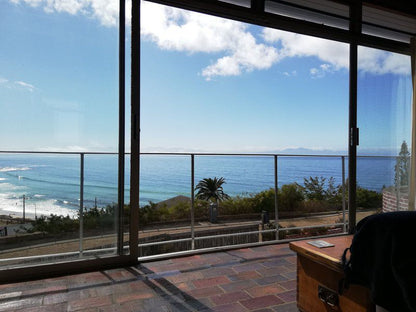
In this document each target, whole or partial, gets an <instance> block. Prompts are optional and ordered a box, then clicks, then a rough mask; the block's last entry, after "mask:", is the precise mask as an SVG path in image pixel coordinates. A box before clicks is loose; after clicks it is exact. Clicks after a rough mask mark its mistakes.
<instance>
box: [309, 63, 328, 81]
mask: <svg viewBox="0 0 416 312" xmlns="http://www.w3.org/2000/svg"><path fill="white" fill-rule="evenodd" d="M333 72H334V69H333V66H332V65H331V64H321V65H320V66H319V68H316V67H314V68H311V69H310V70H309V73H310V74H311V77H312V78H324V77H325V76H326V74H328V73H333Z"/></svg>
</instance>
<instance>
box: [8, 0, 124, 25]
mask: <svg viewBox="0 0 416 312" xmlns="http://www.w3.org/2000/svg"><path fill="white" fill-rule="evenodd" d="M9 1H10V2H12V3H14V4H27V5H29V6H31V7H41V8H43V10H44V11H45V12H47V13H55V12H57V13H68V14H71V15H75V14H83V15H85V16H88V17H91V18H96V19H97V20H98V21H99V22H100V23H101V25H104V26H108V27H111V26H116V25H117V21H118V12H119V3H118V1H114V0H9ZM130 8H131V0H128V1H126V12H130ZM126 15H127V16H126V20H127V22H128V21H129V20H130V19H129V15H128V14H126Z"/></svg>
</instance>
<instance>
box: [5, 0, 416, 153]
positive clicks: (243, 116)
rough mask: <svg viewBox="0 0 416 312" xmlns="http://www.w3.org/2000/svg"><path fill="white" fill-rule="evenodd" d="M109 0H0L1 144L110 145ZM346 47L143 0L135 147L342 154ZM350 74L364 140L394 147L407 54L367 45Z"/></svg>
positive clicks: (404, 121) (112, 63)
mask: <svg viewBox="0 0 416 312" xmlns="http://www.w3.org/2000/svg"><path fill="white" fill-rule="evenodd" d="M117 2H118V1H113V0H2V1H0V29H1V30H2V31H1V32H0V109H1V111H2V114H1V117H0V125H1V129H2V131H1V132H0V144H1V146H0V150H47V151H117V140H118V26H117V23H118V20H117V15H118V7H117ZM130 7H131V3H130V2H129V1H127V10H128V11H129V8H130ZM129 22H130V18H129V16H127V32H126V51H127V57H126V60H127V62H126V67H127V69H129V66H130V61H129V57H130V55H129V54H128V53H129V50H130V27H129ZM348 49H349V47H348V45H347V44H343V43H337V42H332V41H328V40H323V39H318V38H313V37H308V36H302V35H298V34H294V33H288V32H283V31H279V30H274V29H268V28H264V27H259V26H254V25H249V24H244V23H241V22H236V21H231V20H225V19H220V18H216V17H212V16H207V15H202V14H198V13H194V12H189V11H183V10H179V9H174V8H169V7H165V6H161V5H158V4H153V3H149V2H142V24H141V149H142V151H145V152H151V151H153V152H243V153H245V152H250V153H253V152H281V151H299V150H300V149H301V148H302V149H307V150H308V151H311V150H312V151H317V152H321V151H326V152H330V153H332V152H345V151H346V150H347V136H348V83H349V78H348V75H349V72H348V67H349V64H348V62H349V58H348ZM129 75H130V73H129V71H128V70H127V76H126V81H127V92H126V99H127V102H126V105H127V116H126V121H127V125H126V126H127V131H126V132H127V137H126V139H127V140H126V141H127V145H128V140H129V135H128V132H129V130H128V129H129V126H130V124H129V119H130V118H129V115H128V114H129V105H130V103H129V96H130V93H129V90H128V89H129V82H130V80H129V78H130V76H129ZM358 78H359V86H358V115H359V116H358V122H359V127H360V129H361V130H360V134H361V141H360V149H361V150H362V151H363V152H365V151H367V150H380V151H381V150H383V151H384V150H388V149H397V148H398V147H400V144H401V142H402V141H403V140H406V141H408V140H409V137H410V106H411V91H412V89H411V80H410V58H409V57H407V56H402V55H399V54H393V53H388V52H384V51H380V50H374V49H368V48H363V47H361V48H360V49H359V77H358ZM127 149H129V146H127Z"/></svg>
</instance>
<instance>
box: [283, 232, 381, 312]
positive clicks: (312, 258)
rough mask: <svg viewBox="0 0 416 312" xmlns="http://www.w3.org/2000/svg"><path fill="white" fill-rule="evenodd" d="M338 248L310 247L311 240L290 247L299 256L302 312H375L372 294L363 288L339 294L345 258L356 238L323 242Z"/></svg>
mask: <svg viewBox="0 0 416 312" xmlns="http://www.w3.org/2000/svg"><path fill="white" fill-rule="evenodd" d="M320 240H324V241H326V242H329V243H332V244H334V245H335V246H333V247H327V248H318V247H315V246H312V245H310V244H308V242H310V241H316V240H313V239H308V240H304V241H297V242H292V243H290V248H291V249H292V250H293V251H295V252H296V253H297V303H298V308H299V310H300V311H302V312H320V311H342V312H364V311H369V312H372V311H375V305H374V304H373V303H371V300H370V294H369V290H368V289H367V288H364V287H362V286H358V285H350V287H349V289H346V290H344V292H343V293H342V295H341V294H339V291H338V290H339V282H340V281H341V280H342V279H343V277H344V272H343V271H342V266H341V256H342V253H343V252H344V250H345V248H348V247H349V246H350V245H351V240H352V236H351V235H349V236H338V237H330V238H324V239H320Z"/></svg>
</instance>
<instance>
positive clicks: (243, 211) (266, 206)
mask: <svg viewBox="0 0 416 312" xmlns="http://www.w3.org/2000/svg"><path fill="white" fill-rule="evenodd" d="M215 179H216V183H214V184H216V185H217V195H212V196H208V195H198V194H202V191H201V190H204V189H205V186H204V187H202V186H203V185H204V183H205V182H207V184H208V182H209V183H211V182H215V181H214V179H210V180H212V181H208V179H204V180H202V181H204V183H201V182H202V181H201V182H200V183H198V185H199V186H201V187H198V185H197V188H196V191H197V192H198V193H197V196H196V199H195V203H194V216H195V220H197V221H206V220H208V218H209V205H210V200H212V199H213V198H214V200H216V201H217V200H218V201H220V198H221V209H220V210H219V220H220V221H231V220H259V219H260V215H261V213H262V212H265V211H267V212H268V213H269V215H270V217H271V218H274V211H275V191H274V189H273V188H271V189H267V190H264V191H261V192H259V193H253V194H242V195H238V196H234V197H230V196H228V195H227V194H225V193H224V191H223V189H222V185H223V184H224V183H225V180H224V179H223V178H220V179H217V178H215ZM214 193H215V192H214ZM214 193H213V194H214ZM216 196H217V197H216ZM343 197H344V200H345V201H347V200H348V198H347V197H348V190H347V189H345V190H343V188H342V186H340V185H338V186H335V183H334V179H333V178H329V179H326V178H324V177H309V178H305V179H304V181H303V185H301V184H298V183H291V184H286V185H283V186H282V187H281V188H279V189H278V194H277V200H278V213H279V218H281V219H282V218H292V217H302V216H306V215H308V214H311V213H330V212H334V211H340V210H341V209H342V199H343ZM357 206H358V208H359V209H379V208H381V206H382V194H381V193H379V192H376V191H372V190H368V189H365V188H362V187H359V186H358V187H357ZM190 209H191V203H190V201H189V200H187V201H185V200H183V201H177V202H175V203H173V204H170V205H168V204H166V203H153V202H149V204H147V205H145V206H143V207H141V208H140V210H139V225H140V226H141V227H143V226H149V225H157V224H158V225H161V224H169V223H181V222H189V219H190ZM115 211H116V205H108V206H106V207H104V208H98V207H93V208H91V209H86V210H85V211H84V212H83V226H84V229H85V231H86V232H88V231H90V232H91V233H97V232H100V233H105V232H111V231H114V224H115V223H114V220H115ZM129 211H130V207H129V205H126V206H125V209H124V219H125V220H126V222H127V221H128V216H129ZM78 230H79V216H78V218H70V217H69V216H59V215H50V216H42V217H39V218H37V219H36V220H34V221H33V227H32V228H31V229H30V232H44V233H51V234H59V233H70V232H77V231H78Z"/></svg>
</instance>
